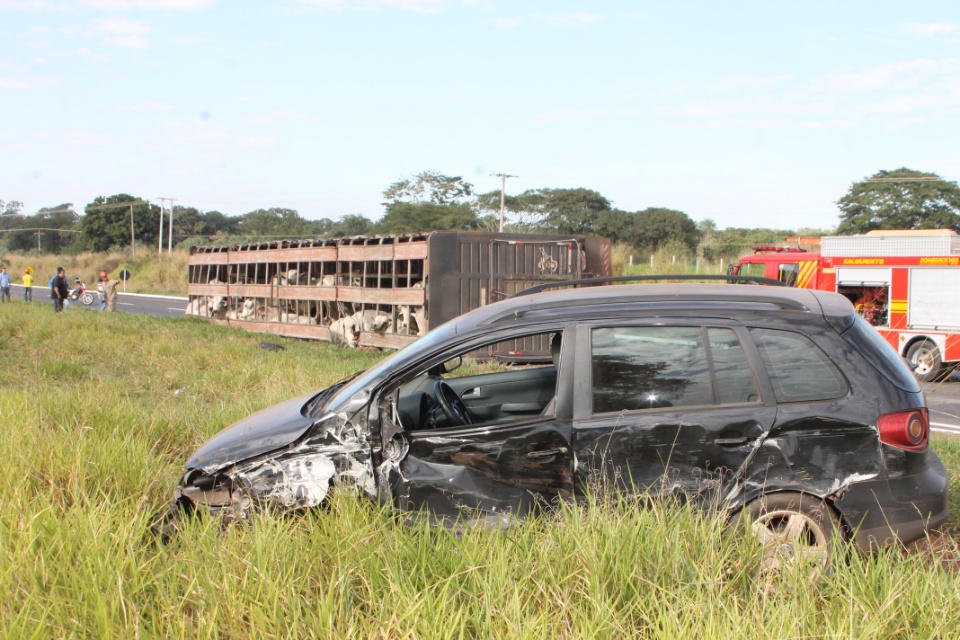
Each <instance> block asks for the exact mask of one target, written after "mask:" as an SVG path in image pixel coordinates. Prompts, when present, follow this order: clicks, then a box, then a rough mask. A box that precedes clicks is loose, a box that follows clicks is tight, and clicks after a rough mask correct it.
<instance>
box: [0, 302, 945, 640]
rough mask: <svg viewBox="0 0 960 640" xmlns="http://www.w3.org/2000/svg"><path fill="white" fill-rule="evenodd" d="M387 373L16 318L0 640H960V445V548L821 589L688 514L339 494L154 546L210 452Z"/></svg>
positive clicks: (3, 441)
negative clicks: (220, 436) (203, 454)
mask: <svg viewBox="0 0 960 640" xmlns="http://www.w3.org/2000/svg"><path fill="white" fill-rule="evenodd" d="M262 341H269V342H272V343H276V344H280V345H282V346H283V347H284V350H282V351H272V350H265V349H261V348H260V343H261V342H262ZM382 355H383V354H382V353H381V352H378V351H374V350H363V349H360V350H349V349H343V348H340V347H336V346H333V345H330V344H326V343H318V342H302V341H294V340H284V339H281V338H276V337H271V336H261V335H256V334H250V333H246V332H243V331H239V330H236V329H231V328H228V327H216V326H211V325H209V324H207V323H205V322H203V321H198V320H192V319H188V318H175V319H163V318H152V317H147V316H138V315H128V314H98V313H92V312H85V311H68V312H66V313H62V314H57V315H55V314H54V313H53V312H52V308H51V305H50V304H49V303H48V302H46V301H38V302H35V303H33V304H30V305H28V304H24V303H22V302H18V301H16V300H15V301H14V303H12V304H7V305H3V306H0V415H2V416H3V419H2V420H0V456H2V459H3V460H4V463H3V464H2V465H0V603H2V604H0V637H10V638H13V637H16V638H31V637H32V638H49V637H98V638H103V637H123V638H151V637H156V638H159V637H164V638H166V637H182V638H223V637H226V638H246V637H249V638H274V637H276V638H279V637H304V636H305V637H337V638H347V637H358V638H365V637H369V638H372V637H384V638H406V637H409V638H432V637H444V638H446V637H450V638H455V637H478V638H490V637H498V638H499V637H505V638H506V637H518V638H519V637H524V638H544V637H555V638H581V637H648V638H654V637H656V638H688V637H709V638H771V637H777V638H784V637H858V638H890V637H904V638H908V637H909V638H913V637H924V638H932V637H944V638H948V637H949V638H953V637H958V636H960V609H958V607H957V599H958V595H960V578H958V570H960V566H958V562H960V554H958V549H957V545H956V542H955V538H954V537H953V536H954V533H955V532H956V530H957V527H958V524H960V517H958V516H960V504H958V496H960V442H958V441H957V440H955V439H949V440H948V439H935V440H934V442H933V447H934V448H935V449H936V450H937V451H938V452H939V453H940V455H941V456H942V457H943V459H944V461H945V463H946V464H947V466H948V469H949V471H950V473H951V479H952V480H951V492H952V501H953V503H952V508H953V515H952V516H951V518H950V520H949V521H948V523H947V525H946V527H945V528H944V531H945V532H946V533H945V535H943V536H937V537H935V538H933V539H932V541H931V544H927V543H926V542H925V543H923V544H921V545H919V548H917V549H912V550H910V551H905V550H902V549H891V550H887V551H883V552H881V553H878V554H876V555H873V556H864V555H861V554H856V553H853V554H850V556H849V559H848V560H847V561H846V562H843V561H841V562H839V563H837V566H836V567H835V570H834V571H833V573H832V574H831V575H829V576H828V577H826V578H823V579H820V580H811V579H810V577H809V576H808V575H804V574H798V575H782V576H777V577H770V576H766V575H764V574H763V573H762V571H761V569H760V554H759V550H758V549H757V548H756V546H755V545H754V544H752V543H751V541H750V540H749V539H743V538H741V537H739V536H735V535H732V534H731V529H729V528H728V527H727V526H726V525H725V524H724V523H722V522H719V521H718V520H717V519H714V518H710V517H708V516H705V515H703V514H699V513H697V512H694V511H691V510H689V509H687V508H684V507H681V506H675V505H661V506H658V507H655V508H652V509H647V510H641V509H637V508H636V507H635V506H634V505H630V504H622V503H621V504H618V503H614V504H604V505H594V508H592V509H591V510H589V511H584V510H581V509H577V508H569V509H566V510H564V511H563V512H562V513H560V514H557V515H555V516H550V517H545V518H543V519H540V520H537V521H532V522H528V523H526V524H525V525H523V526H521V527H519V528H516V529H513V530H511V531H509V532H507V533H505V534H500V533H491V532H487V531H482V530H471V531H467V532H465V533H464V534H462V535H461V536H455V535H453V534H450V533H448V532H446V531H436V530H430V529H427V528H425V527H422V526H413V527H408V526H406V525H405V524H404V523H403V522H402V521H401V519H398V518H396V517H395V516H394V515H392V514H391V513H390V512H389V511H386V510H383V509H380V508H379V507H377V506H376V505H373V504H371V503H369V502H367V501H366V500H365V499H363V498H360V497H357V496H354V495H350V494H346V493H343V494H334V496H333V498H332V500H331V504H330V506H329V508H328V509H325V510H322V511H318V512H315V513H309V514H306V515H305V516H304V517H301V518H280V517H265V518H262V519H260V520H258V521H256V522H255V523H254V524H253V525H252V526H247V527H238V528H232V529H230V530H228V531H226V532H223V531H221V529H220V527H219V526H218V525H217V523H216V522H212V521H210V520H206V521H196V522H191V523H188V524H187V526H186V529H185V530H184V531H182V532H181V533H180V535H178V536H176V537H175V538H174V539H173V540H172V541H171V542H170V543H169V544H167V545H162V544H159V543H157V541H156V540H155V539H154V538H153V537H152V536H151V535H149V534H148V533H147V525H148V522H149V520H150V517H151V515H152V514H153V513H155V512H156V511H157V510H159V509H161V508H163V507H165V506H166V504H167V503H168V501H169V500H170V497H171V495H172V491H173V488H174V487H175V485H176V482H177V480H178V477H179V474H180V472H181V470H182V464H183V462H184V461H185V460H186V458H187V457H188V456H189V454H190V453H192V452H193V450H194V449H195V448H196V447H197V446H198V445H199V444H200V443H202V442H203V441H204V440H205V439H206V438H208V437H209V436H210V435H212V434H213V433H215V432H217V431H218V430H219V429H221V428H222V427H224V426H226V425H228V424H230V423H231V422H233V421H235V420H238V419H240V418H242V417H244V416H245V415H248V414H249V413H251V412H253V411H256V410H258V409H261V408H264V407H267V406H269V405H272V404H274V403H276V402H279V401H281V400H285V399H288V398H291V397H295V396H297V395H301V394H305V393H309V392H311V391H314V390H317V389H320V388H322V387H325V386H327V385H329V384H331V383H333V382H335V381H336V380H338V379H341V378H343V377H345V376H347V375H349V374H351V373H353V372H354V371H356V370H359V369H363V368H366V367H368V366H370V365H371V364H372V363H374V362H376V361H377V360H379V359H380V358H381V357H382Z"/></svg>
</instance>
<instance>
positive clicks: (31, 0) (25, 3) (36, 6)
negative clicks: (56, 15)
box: [0, 0, 49, 11]
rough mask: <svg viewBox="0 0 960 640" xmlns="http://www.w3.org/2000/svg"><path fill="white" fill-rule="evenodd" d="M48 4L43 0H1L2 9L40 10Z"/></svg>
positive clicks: (0, 7)
mask: <svg viewBox="0 0 960 640" xmlns="http://www.w3.org/2000/svg"><path fill="white" fill-rule="evenodd" d="M48 6H49V5H48V4H47V3H46V2H44V1H43V0H0V9H13V10H20V11H24V10H26V11H38V10H40V9H46V8H47V7H48Z"/></svg>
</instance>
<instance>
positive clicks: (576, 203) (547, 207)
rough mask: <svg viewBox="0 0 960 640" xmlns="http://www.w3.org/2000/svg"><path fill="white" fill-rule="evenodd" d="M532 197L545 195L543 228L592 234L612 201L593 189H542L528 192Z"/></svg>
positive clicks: (543, 199) (561, 231)
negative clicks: (598, 219)
mask: <svg viewBox="0 0 960 640" xmlns="http://www.w3.org/2000/svg"><path fill="white" fill-rule="evenodd" d="M525 193H527V194H529V197H530V198H531V199H532V200H534V201H535V200H536V198H541V199H542V200H541V202H542V204H541V206H542V211H543V222H542V223H541V225H540V228H541V229H543V230H545V231H553V232H556V233H561V234H568V233H577V234H580V233H582V234H590V233H593V231H594V225H595V224H596V221H597V218H598V217H599V215H600V213H601V212H604V211H607V210H609V209H610V201H609V200H607V199H606V198H604V197H603V196H602V195H600V194H599V193H597V192H596V191H593V190H591V189H582V188H580V189H539V190H537V191H536V192H533V193H531V192H525Z"/></svg>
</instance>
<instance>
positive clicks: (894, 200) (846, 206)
mask: <svg viewBox="0 0 960 640" xmlns="http://www.w3.org/2000/svg"><path fill="white" fill-rule="evenodd" d="M837 206H838V207H839V209H840V225H839V226H838V227H837V233H839V234H841V235H843V234H856V233H866V232H867V231H873V230H874V229H953V230H954V231H958V232H960V186H958V185H957V183H956V182H951V181H947V180H944V179H943V178H941V177H940V176H938V175H937V174H935V173H927V172H923V171H914V170H913V169H907V168H905V167H904V168H900V169H895V170H893V171H878V172H877V173H875V174H873V175H872V176H870V177H869V178H866V179H865V180H862V181H860V182H855V183H854V184H853V185H852V186H851V187H850V190H849V191H848V192H847V194H846V195H845V196H843V197H842V198H840V200H838V201H837Z"/></svg>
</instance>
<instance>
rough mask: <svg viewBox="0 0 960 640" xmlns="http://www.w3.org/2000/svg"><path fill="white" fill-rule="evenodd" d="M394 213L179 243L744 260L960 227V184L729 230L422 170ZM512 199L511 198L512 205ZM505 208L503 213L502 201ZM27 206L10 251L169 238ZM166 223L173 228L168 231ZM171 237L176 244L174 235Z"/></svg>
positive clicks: (852, 195) (117, 198) (896, 176)
mask: <svg viewBox="0 0 960 640" xmlns="http://www.w3.org/2000/svg"><path fill="white" fill-rule="evenodd" d="M382 194H383V197H384V202H383V206H384V215H383V217H382V218H381V219H380V220H378V221H376V222H374V221H371V220H369V219H368V218H366V217H364V216H362V215H359V214H348V215H344V216H341V217H340V218H338V219H336V220H332V219H329V218H321V219H319V220H307V219H305V218H303V217H302V216H301V215H300V213H299V212H298V211H296V210H294V209H286V208H280V207H273V208H269V209H257V210H254V211H250V212H248V213H245V214H242V215H238V216H230V215H227V214H224V213H222V212H220V211H205V212H204V211H200V210H198V209H197V208H195V207H190V206H176V207H174V208H173V220H174V239H175V241H176V244H177V245H178V246H185V247H188V246H191V245H196V244H209V243H236V242H250V241H255V240H258V239H273V238H280V237H285V238H314V237H322V238H336V237H344V236H357V235H370V234H404V233H420V232H429V231H433V230H446V229H463V230H487V231H496V230H498V229H500V228H501V226H502V228H503V230H504V231H507V232H516V233H552V234H563V235H570V234H578V235H596V236H605V237H609V238H611V239H612V240H613V241H615V242H620V243H624V244H627V245H629V246H631V247H633V248H634V250H635V251H636V252H637V254H638V258H644V257H645V256H648V255H650V254H652V253H654V252H657V251H662V250H668V251H670V252H671V253H673V254H674V255H680V256H683V257H687V258H689V257H693V256H698V257H702V258H705V259H708V260H715V259H717V258H720V257H736V256H738V255H739V254H741V253H743V252H744V251H745V250H748V249H749V247H750V246H752V245H755V244H772V243H777V242H781V241H782V240H783V238H784V237H785V236H790V235H801V236H818V235H825V234H828V233H837V234H841V235H847V234H855V233H865V232H866V231H870V230H873V229H929V228H949V229H953V230H954V231H958V232H960V187H958V185H957V183H956V182H953V181H947V180H944V179H943V178H941V177H940V176H938V175H937V174H934V173H929V172H921V171H915V170H912V169H907V168H900V169H895V170H892V171H886V170H884V171H879V172H877V173H876V174H874V175H873V176H871V177H869V178H865V179H864V180H862V181H860V182H856V183H854V184H853V185H851V187H850V189H849V191H848V192H847V193H846V194H845V195H843V196H842V197H841V198H840V199H839V200H838V201H837V207H838V210H839V223H838V226H837V227H836V229H835V230H824V229H811V228H803V227H801V226H799V225H798V227H794V228H793V229H769V228H753V229H743V228H727V229H719V228H717V225H716V224H715V223H714V222H713V221H712V220H710V219H706V220H702V221H699V222H695V221H694V220H692V219H691V218H690V217H689V216H688V215H687V214H686V213H684V212H682V211H678V210H676V209H670V208H666V207H648V208H646V209H643V210H640V211H624V210H621V209H618V208H616V207H614V206H613V203H612V202H611V201H610V200H609V199H607V198H605V197H604V196H603V195H601V194H600V193H598V192H597V191H594V190H592V189H586V188H572V189H563V188H561V189H548V188H540V189H528V190H526V191H524V192H522V193H520V194H515V195H506V194H504V197H503V200H502V201H501V193H500V191H499V190H497V191H490V192H487V193H476V192H475V190H474V186H473V185H472V184H470V183H469V182H467V181H466V180H464V179H463V178H462V177H460V176H450V175H445V174H442V173H440V172H437V171H423V172H421V173H418V174H416V175H414V176H411V177H408V178H404V179H401V180H398V181H397V182H395V183H393V184H391V185H390V186H389V187H387V188H386V189H385V190H384V191H383V192H382ZM501 202H502V205H501ZM501 207H502V208H501ZM22 208H23V205H22V203H20V202H18V201H10V202H4V201H3V200H0V231H3V234H2V238H0V242H3V243H4V244H5V246H6V249H7V250H8V251H15V252H31V251H39V252H45V253H64V252H68V253H70V252H79V251H109V250H115V249H123V248H126V247H129V246H130V243H131V237H133V238H135V239H136V242H137V244H141V243H142V244H144V245H146V246H150V245H152V244H156V243H157V242H158V240H159V238H158V236H159V234H160V233H161V232H160V224H159V220H160V207H159V206H158V205H157V204H152V203H149V202H147V201H145V200H142V199H140V198H137V197H135V196H132V195H129V194H116V195H112V196H101V197H98V198H96V199H94V201H93V202H91V203H89V204H87V205H85V206H84V207H83V212H82V213H80V212H77V211H76V210H75V209H74V207H73V205H72V204H70V203H64V204H60V205H58V206H55V207H45V208H42V209H40V210H39V211H37V212H36V213H35V214H33V215H24V214H23V213H22ZM167 232H168V230H167V228H166V227H165V228H164V230H163V233H164V234H165V233H167ZM164 243H165V244H166V241H165V242H164Z"/></svg>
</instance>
